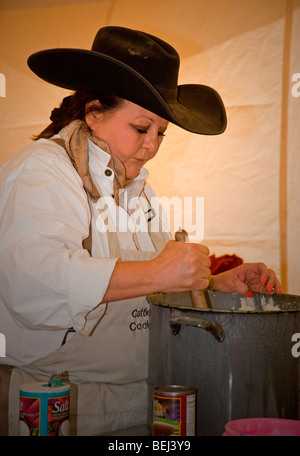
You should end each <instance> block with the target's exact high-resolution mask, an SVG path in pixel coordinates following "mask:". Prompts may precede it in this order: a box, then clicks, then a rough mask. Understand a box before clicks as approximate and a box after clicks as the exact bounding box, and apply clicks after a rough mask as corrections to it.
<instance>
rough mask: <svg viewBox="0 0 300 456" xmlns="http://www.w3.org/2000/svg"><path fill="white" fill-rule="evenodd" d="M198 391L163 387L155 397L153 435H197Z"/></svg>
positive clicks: (182, 387)
mask: <svg viewBox="0 0 300 456" xmlns="http://www.w3.org/2000/svg"><path fill="white" fill-rule="evenodd" d="M195 411H196V390H195V389H194V388H188V387H185V386H177V385H175V386H173V385H170V386H161V387H158V388H155V390H154V396H153V435H155V436H158V435H161V436H166V435H174V436H192V435H195Z"/></svg>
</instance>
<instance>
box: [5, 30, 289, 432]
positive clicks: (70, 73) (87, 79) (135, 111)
mask: <svg viewBox="0 0 300 456" xmlns="http://www.w3.org/2000/svg"><path fill="white" fill-rule="evenodd" d="M28 64H29V66H30V68H31V69H32V70H33V71H34V72H35V73H36V74H37V75H38V76H39V77H41V78H43V79H44V80H46V81H47V82H50V83H52V84H56V85H58V86H61V87H64V88H67V89H71V90H75V93H74V94H73V95H71V96H69V97H66V98H65V99H64V100H63V103H62V104H61V106H60V108H56V109H54V110H53V111H52V115H51V120H52V123H51V124H50V125H49V126H48V127H47V128H46V129H45V130H44V131H43V132H42V133H41V134H40V135H39V136H38V137H37V138H36V139H37V140H36V141H35V142H34V143H33V144H32V145H30V146H29V147H28V148H26V149H25V150H24V151H22V152H21V153H20V154H18V155H16V156H15V157H13V158H12V159H11V160H10V161H9V162H8V163H7V164H6V165H5V166H4V167H3V169H2V170H1V175H0V178H1V192H2V196H1V209H2V210H1V217H2V220H1V232H0V239H1V241H0V250H1V264H0V274H1V289H0V305H1V307H0V309H1V327H0V332H2V333H4V334H5V336H6V345H7V357H6V358H5V359H4V360H5V363H6V364H7V365H9V366H12V367H13V368H12V369H11V368H10V370H9V374H10V373H11V375H10V379H9V380H7V381H6V384H7V385H9V400H10V403H9V422H10V433H11V434H16V433H17V432H18V429H17V427H18V389H19V386H20V385H21V384H22V383H27V382H30V381H46V380H48V379H49V377H50V375H51V374H53V373H54V372H63V373H65V375H66V376H67V379H68V381H70V383H71V384H72V388H73V392H72V398H71V403H72V406H73V409H74V410H73V411H72V413H73V415H74V416H76V420H74V423H75V422H76V425H77V434H79V435H88V434H100V433H105V432H107V431H109V430H113V429H120V428H122V427H129V426H133V425H138V424H140V423H144V422H145V421H146V389H147V388H146V379H147V331H148V307H147V303H146V300H145V296H146V295H147V294H149V293H153V292H157V291H165V292H169V291H173V292H177V291H186V290H190V289H205V288H208V287H210V288H212V287H213V288H214V289H216V290H219V291H222V292H225V293H231V292H238V293H240V294H241V295H249V293H250V294H251V293H253V291H258V292H261V293H266V294H272V293H274V292H275V293H279V292H281V290H280V283H279V281H278V279H277V278H276V276H275V274H274V272H273V271H272V270H270V269H267V267H266V266H265V265H264V264H262V263H255V264H243V265H241V266H239V267H237V268H235V269H233V270H230V271H227V272H225V273H222V274H219V275H217V276H215V277H213V278H212V277H211V273H210V259H209V250H208V249H207V247H206V246H204V245H199V244H192V243H187V244H185V243H176V242H174V241H173V240H170V236H169V234H168V231H167V230H166V229H165V224H164V220H163V219H162V216H161V217H160V213H159V212H160V211H158V210H156V211H155V210H154V209H153V207H152V206H151V200H152V199H153V197H154V193H153V191H152V189H151V188H150V187H149V185H148V184H147V183H146V178H147V172H146V170H145V169H144V165H145V163H146V162H147V161H148V160H151V159H152V158H154V157H155V155H156V153H157V151H158V149H159V146H160V144H161V142H162V140H163V136H164V134H165V131H166V129H167V126H168V122H173V123H175V124H176V125H178V126H180V127H182V128H184V129H186V130H188V131H191V132H194V133H198V134H220V133H222V132H223V131H224V130H225V128H226V115H225V109H224V106H223V103H222V101H221V99H220V97H219V95H218V94H217V93H216V92H215V91H214V90H213V89H211V88H209V87H206V86H202V85H194V84H193V85H184V86H177V77H178V69H179V56H178V54H177V52H176V51H175V50H174V49H173V48H172V47H171V46H170V45H168V44H167V43H165V42H164V41H162V40H160V39H158V38H156V37H154V36H152V35H149V34H147V33H143V32H139V31H135V30H130V29H126V28H122V27H104V28H102V29H100V30H99V32H98V33H97V35H96V37H95V40H94V43H93V46H92V50H91V51H86V50H80V49H53V50H46V51H41V52H38V53H36V54H33V55H32V56H31V57H30V58H29V60H28ZM153 219H154V220H156V221H157V223H154V224H153ZM141 220H142V222H141ZM138 221H139V223H140V226H142V227H143V229H137V227H138ZM150 221H151V224H150ZM153 226H156V227H157V229H155V230H154V229H152V227H153ZM75 390H76V391H75ZM76 397H77V399H75V398H76Z"/></svg>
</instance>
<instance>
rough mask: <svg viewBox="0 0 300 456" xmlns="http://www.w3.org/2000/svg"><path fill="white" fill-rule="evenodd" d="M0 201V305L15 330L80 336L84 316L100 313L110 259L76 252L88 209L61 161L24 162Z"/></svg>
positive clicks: (74, 178) (111, 265) (64, 161)
mask: <svg viewBox="0 0 300 456" xmlns="http://www.w3.org/2000/svg"><path fill="white" fill-rule="evenodd" d="M55 147H57V146H55ZM50 156H51V154H50ZM1 199H2V202H1V205H2V208H1V209H2V217H3V220H1V225H0V279H1V287H0V299H1V300H2V301H3V303H4V304H5V306H6V307H7V309H8V311H9V312H10V314H11V316H12V317H13V318H14V320H15V321H16V323H18V324H19V325H20V326H21V327H25V328H28V329H47V330H49V329H64V328H69V327H72V326H73V327H74V328H75V330H76V331H82V330H83V331H84V328H85V326H86V324H87V319H86V316H87V315H88V314H89V313H90V315H91V314H92V316H93V320H94V321H95V322H96V321H97V316H98V318H100V316H101V314H102V312H103V308H104V306H103V305H99V303H100V302H101V301H102V299H103V296H104V294H105V292H106V289H107V286H108V283H109V280H110V277H111V274H112V272H113V269H114V267H115V263H116V259H112V258H92V257H90V255H89V254H88V252H87V251H86V250H84V249H83V247H82V241H83V239H84V238H86V237H87V236H88V233H89V223H90V209H89V204H88V201H87V197H86V194H85V191H84V189H83V187H82V182H81V179H80V178H79V176H78V175H77V173H76V171H75V170H74V169H73V167H72V166H70V163H69V161H68V158H67V157H66V156H64V154H61V152H60V154H53V156H52V158H51V160H49V154H44V157H43V155H41V156H40V157H35V159H28V160H27V161H26V164H25V166H23V168H22V169H21V171H19V172H18V173H16V174H15V175H13V174H10V177H9V178H8V179H6V182H5V185H4V187H3V190H2V195H1ZM88 324H89V325H90V321H89V323H88ZM92 326H94V325H92ZM91 329H92V328H91V327H90V329H89V330H88V332H89V331H90V330H91Z"/></svg>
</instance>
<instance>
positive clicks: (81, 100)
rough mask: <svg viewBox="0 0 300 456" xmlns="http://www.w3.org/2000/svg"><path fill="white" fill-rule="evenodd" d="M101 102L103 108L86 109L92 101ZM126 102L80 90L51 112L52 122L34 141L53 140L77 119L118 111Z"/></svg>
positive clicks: (114, 96) (115, 97)
mask: <svg viewBox="0 0 300 456" xmlns="http://www.w3.org/2000/svg"><path fill="white" fill-rule="evenodd" d="M94 100H99V101H100V103H101V106H93V107H91V108H90V109H86V104H87V103H89V102H90V101H94ZM123 102H124V100H123V98H119V97H118V96H116V95H113V94H107V93H101V92H97V91H95V90H89V89H80V90H77V91H76V92H74V93H73V95H69V96H68V97H65V98H64V99H63V101H62V102H61V104H60V106H59V108H54V109H53V110H52V112H51V116H50V120H51V121H52V122H51V123H50V124H49V125H48V127H46V128H45V129H44V130H43V131H42V132H41V133H40V134H39V135H37V136H34V138H33V139H34V140H37V139H40V138H46V139H48V138H51V136H53V135H56V134H57V133H58V132H59V131H60V130H61V129H62V128H63V127H65V126H66V125H68V124H69V123H70V122H72V121H73V120H76V119H80V120H85V116H86V114H87V113H88V112H92V111H100V112H107V111H112V110H113V109H117V108H118V107H120V106H121V105H122V103H123Z"/></svg>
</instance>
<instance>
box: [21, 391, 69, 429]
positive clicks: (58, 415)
mask: <svg viewBox="0 0 300 456" xmlns="http://www.w3.org/2000/svg"><path fill="white" fill-rule="evenodd" d="M53 389H54V388H51V390H52V391H53ZM69 417H70V390H69V389H67V390H65V391H60V392H59V391H57V392H54V393H53V392H49V393H46V392H45V393H44V392H43V393H40V392H27V391H20V420H19V435H20V436H25V435H27V436H39V435H43V436H64V435H69Z"/></svg>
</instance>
